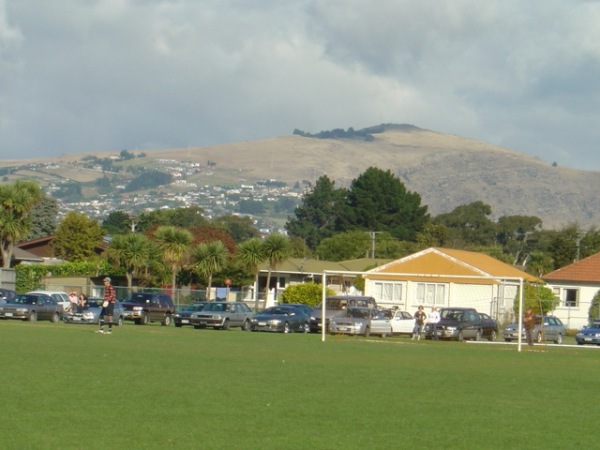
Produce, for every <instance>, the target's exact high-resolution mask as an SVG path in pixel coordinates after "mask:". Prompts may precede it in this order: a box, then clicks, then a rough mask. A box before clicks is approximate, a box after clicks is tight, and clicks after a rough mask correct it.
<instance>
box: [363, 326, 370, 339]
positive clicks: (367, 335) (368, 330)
mask: <svg viewBox="0 0 600 450" xmlns="http://www.w3.org/2000/svg"><path fill="white" fill-rule="evenodd" d="M364 336H365V337H369V336H371V329H370V328H369V327H367V328H365V332H364Z"/></svg>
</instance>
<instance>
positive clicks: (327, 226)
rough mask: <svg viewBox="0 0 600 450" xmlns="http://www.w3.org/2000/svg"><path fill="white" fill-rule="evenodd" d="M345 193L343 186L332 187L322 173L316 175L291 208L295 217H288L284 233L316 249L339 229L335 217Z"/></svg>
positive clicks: (340, 207) (332, 182) (332, 184)
mask: <svg viewBox="0 0 600 450" xmlns="http://www.w3.org/2000/svg"><path fill="white" fill-rule="evenodd" d="M346 194H347V190H346V189H338V188H336V187H335V182H334V181H331V180H330V179H329V178H328V177H327V176H326V175H323V176H322V177H320V178H319V179H318V180H317V182H316V183H315V186H314V188H313V190H312V191H310V192H308V193H306V194H305V195H304V197H303V198H302V204H301V205H300V206H298V207H297V208H296V209H295V210H294V215H295V216H296V217H295V218H288V221H287V223H286V225H285V227H286V230H287V232H288V235H289V236H292V237H299V238H302V239H304V240H305V242H306V245H307V246H308V247H309V248H310V249H312V250H314V249H316V248H317V246H318V245H319V243H320V242H321V240H323V239H324V238H327V237H331V236H333V234H334V233H335V232H337V231H339V223H338V217H339V214H340V211H341V209H342V207H343V204H344V202H345V198H346Z"/></svg>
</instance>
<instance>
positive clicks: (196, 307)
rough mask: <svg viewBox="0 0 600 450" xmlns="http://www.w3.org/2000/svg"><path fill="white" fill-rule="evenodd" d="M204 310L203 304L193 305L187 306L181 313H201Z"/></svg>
mask: <svg viewBox="0 0 600 450" xmlns="http://www.w3.org/2000/svg"><path fill="white" fill-rule="evenodd" d="M203 308H204V303H194V304H191V305H187V306H186V307H185V308H183V309H182V311H202V309H203Z"/></svg>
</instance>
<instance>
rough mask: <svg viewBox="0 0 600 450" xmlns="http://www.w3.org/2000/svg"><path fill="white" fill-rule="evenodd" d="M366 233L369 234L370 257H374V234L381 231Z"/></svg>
mask: <svg viewBox="0 0 600 450" xmlns="http://www.w3.org/2000/svg"><path fill="white" fill-rule="evenodd" d="M368 233H369V235H370V236H371V258H372V259H375V236H376V235H377V234H379V233H382V231H369V232H368Z"/></svg>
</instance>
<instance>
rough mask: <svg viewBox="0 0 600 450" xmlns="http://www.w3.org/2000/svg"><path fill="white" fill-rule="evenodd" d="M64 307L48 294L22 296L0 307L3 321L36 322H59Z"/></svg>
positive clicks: (0, 316) (0, 315)
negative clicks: (43, 320)
mask: <svg viewBox="0 0 600 450" xmlns="http://www.w3.org/2000/svg"><path fill="white" fill-rule="evenodd" d="M62 313H63V307H62V305H61V304H60V303H58V302H57V301H56V300H55V299H54V298H52V297H51V296H49V295H46V294H21V295H17V296H16V297H15V298H14V299H13V300H12V301H10V302H7V303H6V304H5V305H1V306H0V318H1V319H20V320H29V321H30V322H35V321H37V320H39V319H47V320H50V322H54V323H56V322H59V321H60V318H61V316H62Z"/></svg>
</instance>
